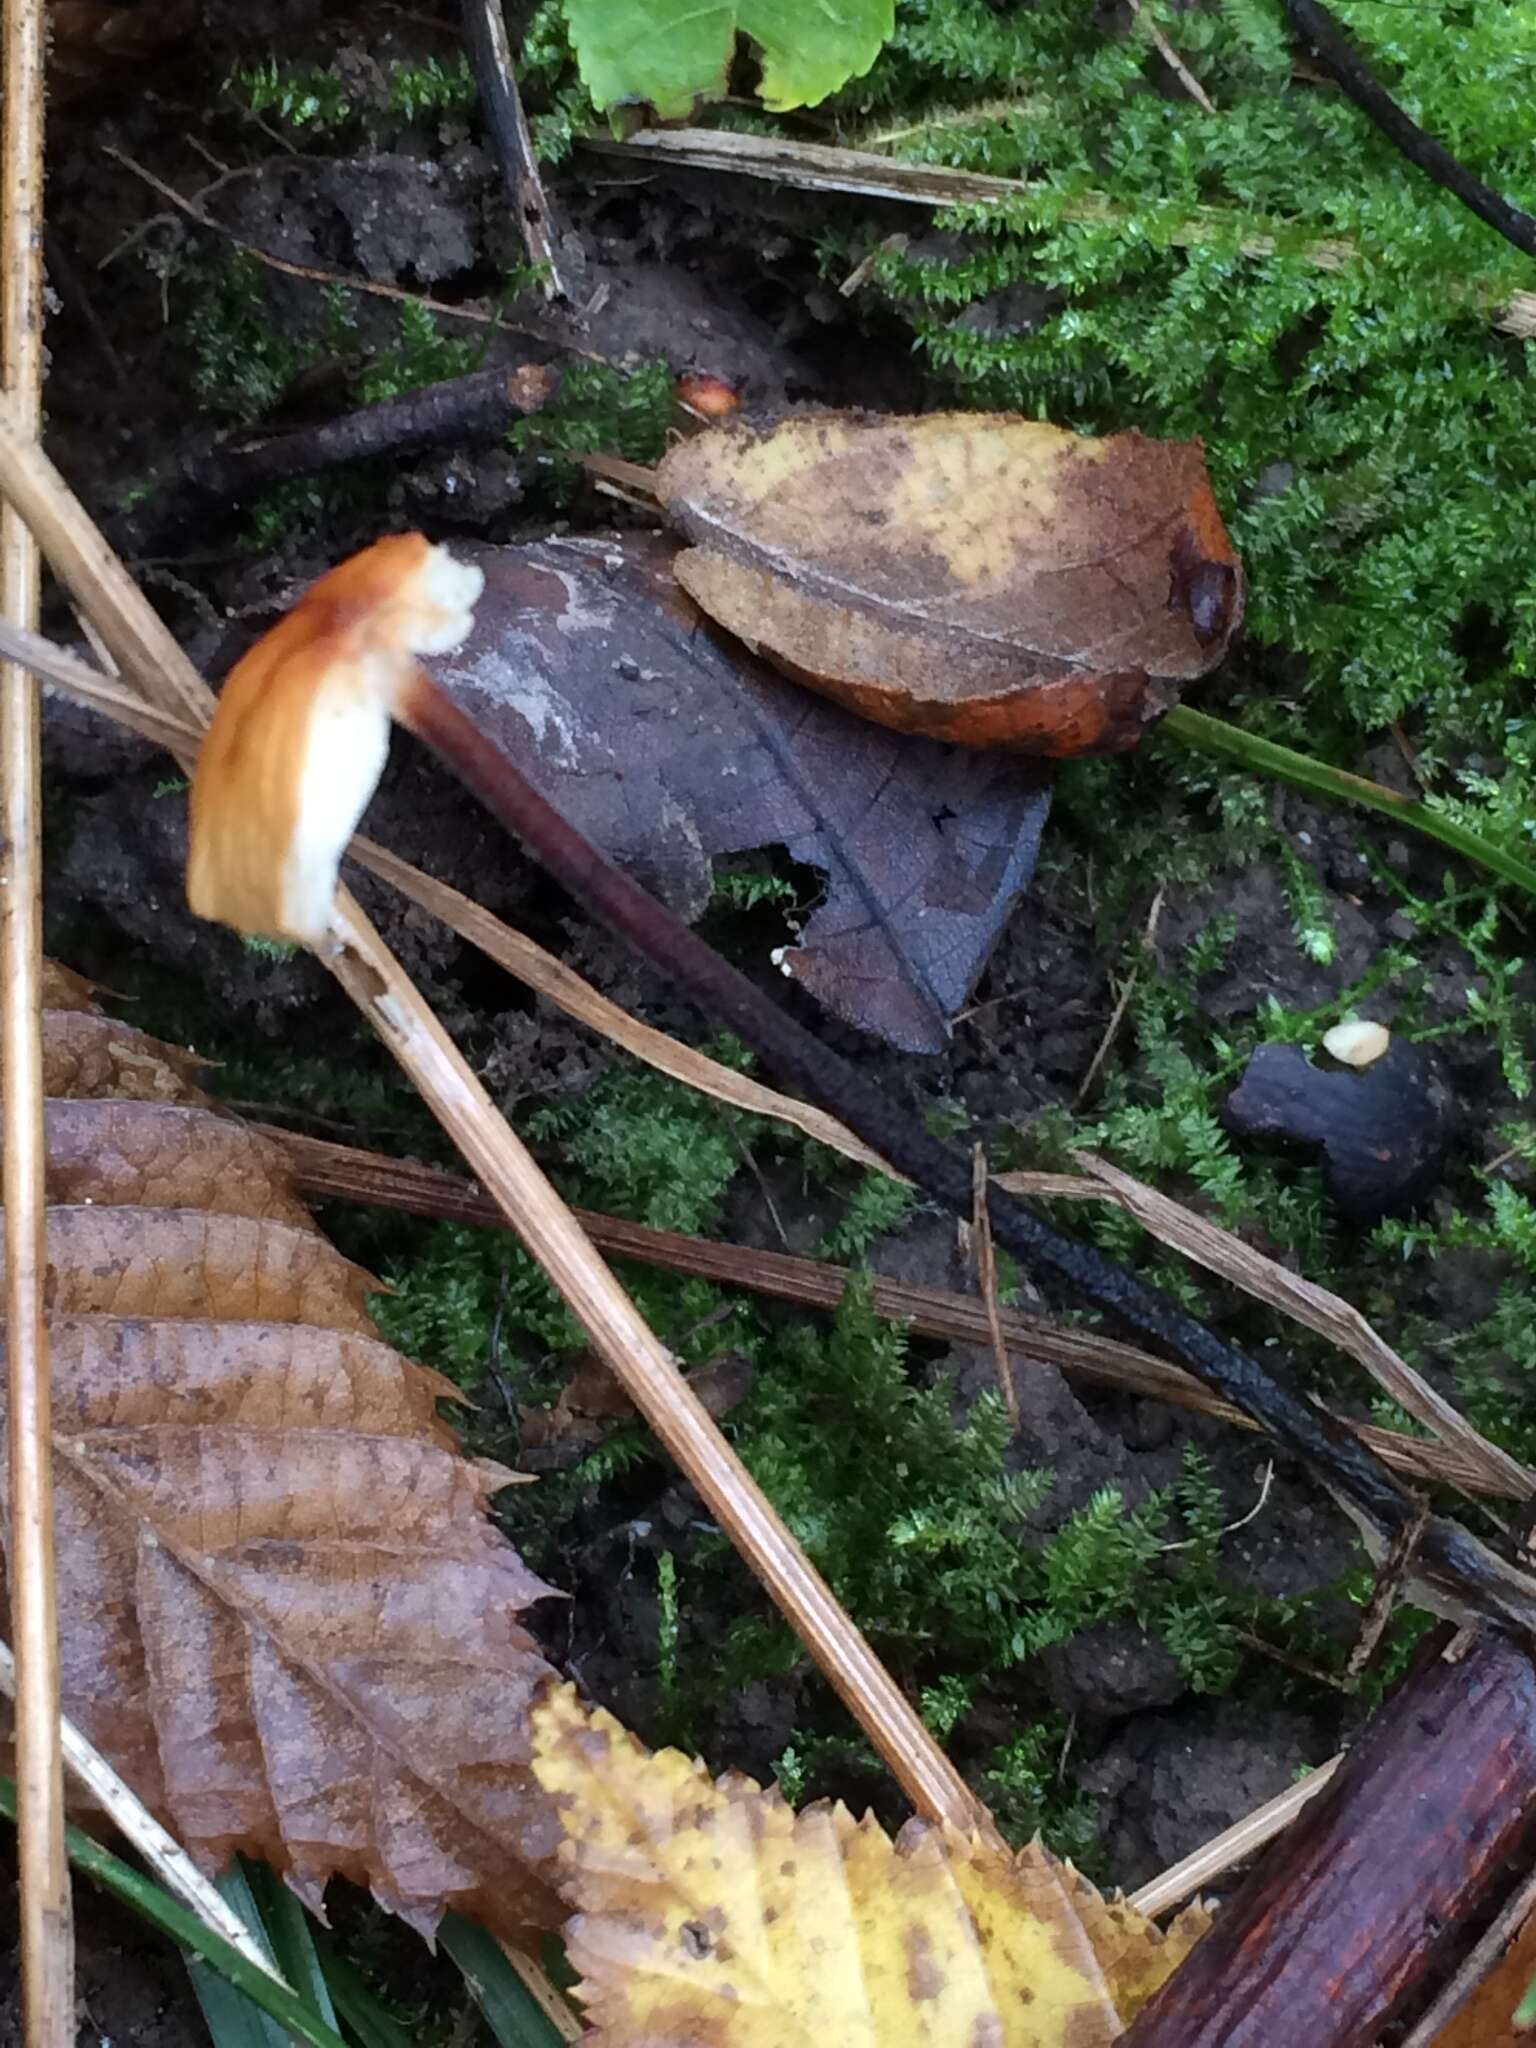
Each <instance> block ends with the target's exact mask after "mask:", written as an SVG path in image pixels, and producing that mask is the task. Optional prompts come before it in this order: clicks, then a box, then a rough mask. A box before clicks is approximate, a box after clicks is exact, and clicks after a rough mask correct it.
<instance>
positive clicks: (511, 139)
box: [464, 0, 571, 300]
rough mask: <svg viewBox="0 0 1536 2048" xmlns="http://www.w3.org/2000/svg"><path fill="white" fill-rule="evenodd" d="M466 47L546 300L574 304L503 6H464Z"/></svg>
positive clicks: (482, 0) (498, 1) (482, 1)
mask: <svg viewBox="0 0 1536 2048" xmlns="http://www.w3.org/2000/svg"><path fill="white" fill-rule="evenodd" d="M464 41H465V44H466V46H467V48H468V50H469V61H470V64H471V65H472V66H473V68H474V73H475V81H476V83H477V84H478V86H479V88H480V99H481V104H482V105H483V106H484V108H485V119H486V124H487V126H488V127H489V128H490V131H491V143H492V146H493V147H494V149H495V151H496V161H497V163H498V164H499V165H500V167H501V178H502V183H503V184H504V185H505V186H506V188H507V197H508V199H509V200H510V201H511V202H512V211H513V213H514V215H515V216H516V218H517V223H518V226H519V227H520V228H521V230H522V234H523V240H524V241H525V242H526V243H527V244H528V254H529V255H530V256H531V257H532V258H533V260H534V262H535V263H537V264H539V265H540V267H541V268H542V269H543V272H544V291H545V295H546V297H548V298H551V299H566V300H569V298H570V296H571V294H570V289H569V287H568V286H567V284H566V282H565V278H564V276H563V275H562V274H561V270H560V258H559V255H558V254H557V252H556V243H557V240H558V236H557V234H556V231H555V227H554V223H553V221H552V220H551V218H550V211H549V201H548V200H547V199H546V198H545V196H544V183H543V180H542V179H541V178H540V176H539V166H538V162H537V160H536V159H535V157H534V154H533V137H532V136H531V135H530V134H529V132H528V116H527V115H526V114H525V113H524V112H523V102H522V96H521V94H520V93H519V92H518V89H517V75H516V73H515V72H514V71H513V69H512V49H511V45H510V44H509V43H508V41H507V22H506V16H505V15H504V14H503V12H502V0H464Z"/></svg>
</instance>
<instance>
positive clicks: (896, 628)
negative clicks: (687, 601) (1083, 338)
mask: <svg viewBox="0 0 1536 2048" xmlns="http://www.w3.org/2000/svg"><path fill="white" fill-rule="evenodd" d="M656 489H657V494H658V496H659V497H660V499H661V502H662V504H663V506H664V507H665V508H666V511H667V514H668V516H669V517H670V519H671V520H672V522H673V524H674V525H676V526H677V527H678V528H680V530H681V531H682V533H683V534H684V535H685V536H686V538H687V539H688V540H689V541H691V542H692V543H693V545H692V547H691V548H689V549H688V550H686V551H685V552H684V553H683V554H681V555H680V556H679V557H678V559H677V562H676V564H675V570H676V575H677V579H678V581H679V582H680V583H681V584H682V586H683V588H684V589H685V590H686V591H687V592H688V594H689V595H690V596H691V597H692V598H693V599H694V600H695V602H696V603H698V604H700V605H702V607H703V608H704V610H705V611H707V612H708V613H709V614H710V615H711V616H712V617H713V618H715V619H717V620H718V621H719V622H720V624H721V625H723V626H726V627H727V628H729V630H730V631H731V632H733V633H735V634H737V635H738V636H739V637H740V638H742V639H744V640H747V641H749V642H751V643H752V644H753V645H754V646H756V647H758V648H760V649H761V650H762V652H764V653H765V654H767V655H769V656H770V657H771V658H772V659H773V660H774V661H776V662H777V663H778V665H779V666H780V667H781V668H783V669H785V670H786V671H787V672H788V673H789V674H791V675H794V676H796V677H798V678H799V680H800V681H802V682H805V683H808V684H810V685H811V687H812V688H813V689H817V690H820V691H822V692H823V693H824V694H825V695H827V696H830V697H835V698H836V699H837V700H838V701H839V702H840V703H843V704H846V705H848V706H849V707H850V708H851V709H852V710H855V711H858V712H861V713H862V714H863V715H864V716H865V717H867V718H872V719H874V720H876V721H877V722H878V723H880V724H882V725H888V726H893V727H895V728H896V729H897V730H899V731H902V732H914V733H922V734H925V735H926V736H927V737H928V738H930V739H939V740H952V741H958V742H959V743H961V744H962V745H966V746H1010V747H1017V748H1021V749H1023V750H1025V751H1027V752H1030V753H1039V754H1050V755H1066V754H1083V753H1113V752H1117V751H1119V750H1121V749H1123V748H1126V747H1130V746H1134V745H1135V744H1136V742H1137V740H1138V739H1139V738H1140V737H1141V735H1142V733H1143V731H1144V730H1145V729H1146V727H1147V726H1148V725H1149V724H1150V723H1151V722H1152V721H1153V720H1154V719H1156V718H1158V717H1159V716H1160V715H1161V714H1162V713H1163V712H1164V711H1166V710H1167V709H1168V707H1169V706H1170V705H1171V704H1172V703H1173V702H1175V701H1176V699H1177V695H1178V689H1177V686H1178V684H1179V683H1180V682H1182V681H1185V680H1188V679H1189V678H1190V677H1193V676H1198V675H1203V674H1204V673H1205V672H1206V671H1207V670H1208V669H1211V668H1214V667H1215V666H1216V664H1217V663H1218V662H1219V661H1220V660H1221V659H1222V657H1223V655H1224V654H1225V652H1226V649H1227V643H1228V641H1229V640H1230V639H1231V637H1232V634H1233V633H1234V632H1235V631H1236V629H1237V626H1238V623H1239V621H1240V619H1241V617H1242V608H1243V585H1242V572H1241V570H1240V568H1239V565H1238V561H1237V557H1236V555H1235V554H1234V553H1233V550H1232V545H1231V542H1230V541H1229V540H1228V538H1227V534H1226V530H1225V528H1224V527H1223V525H1222V523H1221V515H1220V513H1219V512H1218V511H1217V509H1216V501H1215V499H1214V498H1213V496H1212V495H1211V486H1210V481H1209V479H1208V477H1207V475H1206V470H1205V458H1204V454H1203V452H1202V450H1201V446H1200V443H1199V442H1198V441H1152V440H1148V439H1147V438H1146V437H1145V436H1143V435H1141V434H1137V433H1126V434H1113V435H1110V436H1109V437H1108V438H1106V439H1102V440H1098V439H1094V438H1093V437H1091V436H1088V435H1083V434H1073V433H1069V432H1068V431H1067V430H1066V429H1065V428H1063V427H1055V426H1050V425H1048V424H1047V423H1045V422H1044V421H1040V420H1028V419H1023V418H1020V417H1019V416H1017V415H1016V414H1011V413H959V412H951V413H932V414H928V415H925V416H924V417H921V418H916V419H906V418H881V417H875V416H871V415H861V414H856V413H801V414H797V415H795V416H794V417H792V418H790V419H786V420H783V421H781V422H780V423H779V425H777V426H776V427H773V428H772V429H771V430H770V431H768V432H766V433H753V432H751V431H749V430H745V429H741V428H717V429H714V430H712V431H710V432H708V433H703V434H699V435H696V436H695V437H694V438H693V439H692V440H689V441H685V442H682V443H681V444H680V445H679V446H677V447H676V448H674V449H673V450H672V451H671V452H670V454H668V456H667V457H666V459H665V461H663V463H662V464H661V467H660V469H659V470H658V472H657V477H656Z"/></svg>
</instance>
